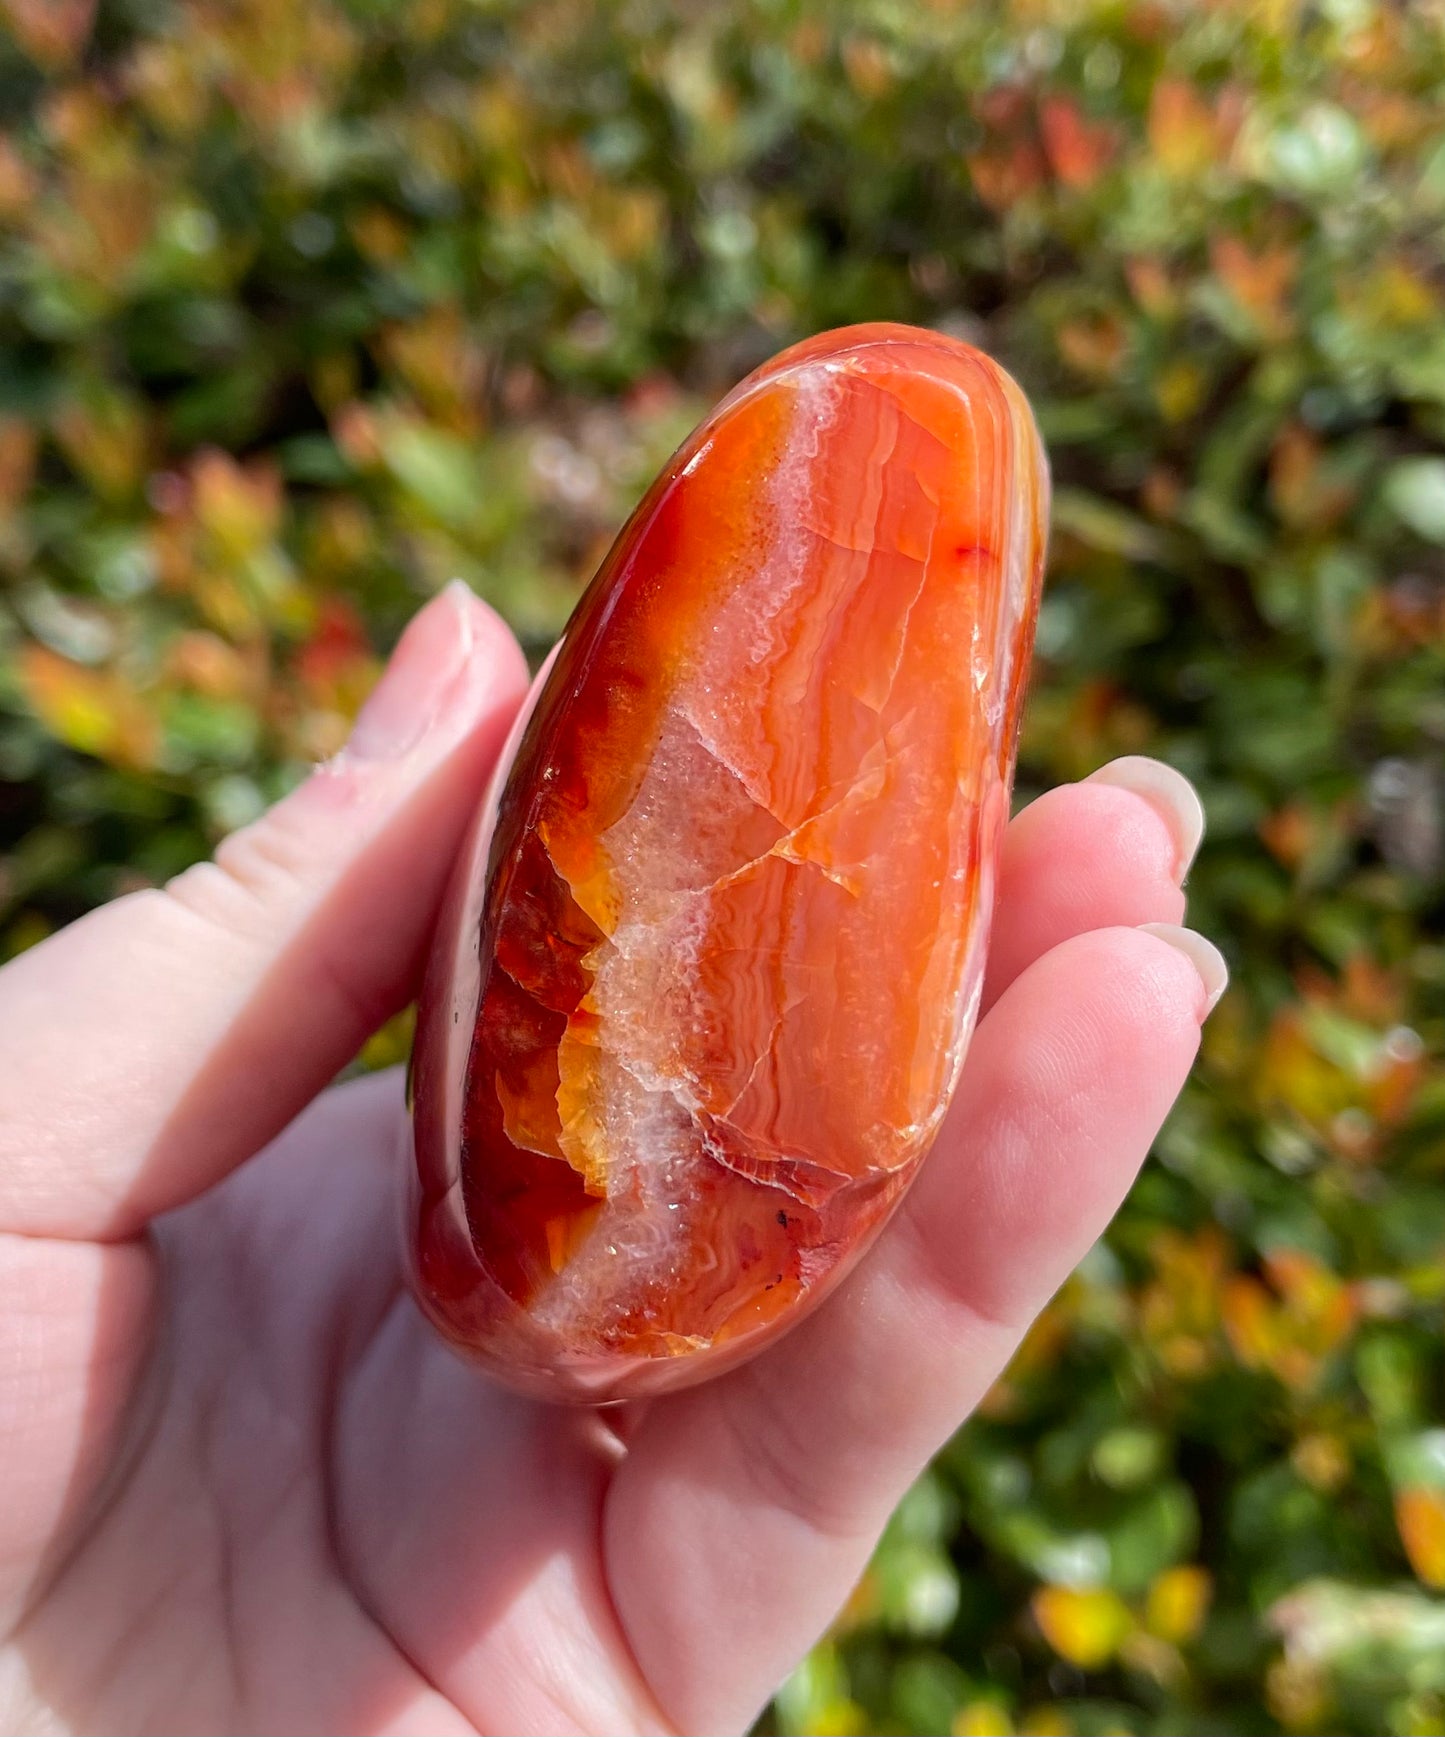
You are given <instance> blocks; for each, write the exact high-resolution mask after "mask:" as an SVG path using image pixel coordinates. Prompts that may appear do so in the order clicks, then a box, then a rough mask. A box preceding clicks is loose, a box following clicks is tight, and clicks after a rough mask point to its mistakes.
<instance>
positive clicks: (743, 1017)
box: [408, 325, 1048, 1402]
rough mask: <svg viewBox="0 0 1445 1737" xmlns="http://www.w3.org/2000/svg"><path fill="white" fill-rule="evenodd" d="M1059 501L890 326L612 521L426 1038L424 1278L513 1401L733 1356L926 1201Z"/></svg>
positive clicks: (783, 376) (563, 1394)
mask: <svg viewBox="0 0 1445 1737" xmlns="http://www.w3.org/2000/svg"><path fill="white" fill-rule="evenodd" d="M1047 499H1048V480H1047V470H1046V466H1045V463H1044V458H1043V454H1042V451H1041V448H1040V446H1039V442H1038V437H1037V434H1036V432H1035V430H1034V425H1033V420H1032V418H1031V416H1030V414H1029V410H1028V406H1027V404H1026V402H1025V400H1024V397H1023V395H1022V393H1021V392H1020V391H1019V389H1018V387H1017V386H1016V385H1015V384H1014V382H1013V381H1012V380H1011V379H1010V378H1009V377H1008V375H1006V374H1005V373H1004V372H1003V371H1002V370H1001V369H1000V368H999V367H998V366H997V365H996V364H995V363H993V362H992V361H990V360H989V359H988V358H987V357H986V356H983V355H981V354H980V353H979V352H978V351H976V350H974V349H971V348H970V347H969V346H968V345H966V344H963V343H961V342H959V341H957V340H955V339H952V338H947V337H942V336H940V335H938V334H936V333H933V332H927V331H921V330H916V329H914V328H910V327H906V326H886V325H875V326H856V327H852V328H849V329H846V330H844V331H839V332H831V333H826V334H824V335H823V336H821V337H817V338H814V339H811V340H809V341H808V342H806V343H803V344H799V345H797V346H795V347H794V348H792V349H790V350H786V351H784V352H783V353H782V354H781V355H780V356H778V357H776V358H774V360H773V361H771V362H769V363H768V364H766V365H765V366H764V367H762V368H760V369H759V370H758V371H757V372H756V373H754V374H753V375H751V376H750V377H749V378H748V379H746V380H745V381H743V383H742V384H741V385H740V386H739V387H737V388H736V390H735V391H734V392H732V393H731V394H730V395H729V396H728V397H727V398H726V399H725V400H724V401H723V402H722V403H721V404H720V405H719V406H718V408H717V409H716V410H715V411H714V412H713V413H712V415H711V416H710V417H708V418H707V420H706V421H705V422H704V423H703V424H702V426H701V427H700V428H699V429H698V430H697V431H696V432H695V433H694V434H693V436H692V437H691V439H690V440H688V441H687V442H686V444H685V445H684V446H683V447H682V448H681V450H680V451H679V452H678V453H677V454H676V455H675V457H674V458H673V459H672V461H671V462H670V463H669V464H668V465H667V467H666V469H665V470H664V471H663V473H662V475H661V476H660V477H659V478H658V480H657V481H656V483H655V484H654V485H653V487H652V488H651V489H650V490H649V492H648V494H647V496H646V498H645V499H644V500H643V502H642V504H641V505H640V506H639V507H638V509H637V511H636V512H635V513H634V514H633V516H632V518H631V519H630V520H629V521H628V524H627V526H626V527H625V528H624V530H623V531H622V533H621V535H620V536H619V537H618V539H617V542H616V543H615V545H614V546H613V548H612V551H611V553H610V554H609V555H608V557H607V559H606V561H605V562H604V563H603V566H602V568H601V570H600V571H599V572H598V574H597V577H596V578H595V579H594V580H593V582H592V584H591V586H590V587H589V588H588V590H587V592H586V594H585V595H584V597H583V598H582V600H581V602H580V603H579V605H578V607H577V610H576V612H575V614H574V615H573V618H572V620H571V622H570V623H569V625H568V628H567V631H566V633H565V634H564V636H563V639H562V641H561V644H560V646H559V648H558V650H557V652H556V653H555V654H554V657H553V659H552V660H551V661H550V663H549V666H548V668H547V669H546V670H544V672H543V674H542V676H541V677H539V680H538V683H537V685H536V687H534V691H533V698H532V702H531V704H530V707H529V714H528V716H527V717H526V720H525V728H522V727H521V726H520V724H519V730H518V732H517V734H516V736H515V738H514V745H513V748H512V749H511V750H510V752H509V754H508V755H507V756H504V764H503V766H502V767H501V768H500V769H499V773H498V777H497V780H496V781H495V784H494V788H493V792H492V794H491V796H490V798H489V800H488V802H487V804H486V805H485V806H484V809H483V811H482V813H481V814H480V815H479V816H478V821H477V824H476V827H475V828H474V833H473V837H472V839H471V842H470V844H469V846H468V848H467V850H466V851H465V853H464V855H463V859H462V862H461V863H460V864H459V866H458V870H457V873H456V875H455V877H454V880H453V885H452V889H451V892H450V894H449V897H448V901H447V907H446V910H445V912H444V914H443V917H442V921H441V924H440V928H439V933H438V936H437V941H436V945H435V948H434V952H433V956H432V960H431V964H430V968H429V971H428V975H427V981H426V985H425V988H424V991H423V995H422V1001H421V1006H420V1010H419V1018H418V1029H417V1041H416V1049H415V1054H414V1057H413V1100H414V1113H413V1129H414V1146H415V1164H414V1166H413V1167H412V1173H413V1186H412V1190H411V1196H410V1204H409V1216H408V1243H409V1248H410V1254H411V1264H412V1273H413V1281H414V1287H415V1289H416V1292H417V1295H418V1297H419V1299H420V1301H421V1303H422V1306H423V1307H424V1309H425V1310H426V1312H427V1314H428V1315H429V1316H430V1317H431V1319H432V1320H433V1321H434V1322H435V1323H436V1325H437V1326H438V1327H439V1328H440V1330H441V1331H442V1333H444V1334H445V1335H446V1336H447V1337H448V1338H449V1339H451V1340H452V1341H453V1342H454V1343H455V1344H456V1345H458V1346H459V1347H460V1348H461V1349H462V1350H463V1351H465V1352H466V1353H468V1354H469V1355H471V1356H473V1357H475V1358H476V1359H478V1360H479V1361H481V1362H482V1363H484V1364H485V1365H487V1366H488V1367H489V1368H491V1369H493V1370H494V1371H495V1372H497V1373H498V1374H500V1375H501V1376H502V1377H503V1378H505V1379H507V1380H509V1381H510V1382H512V1383H513V1384H514V1385H518V1386H521V1387H523V1388H526V1389H528V1390H530V1391H533V1392H537V1393H542V1394H547V1395H551V1396H554V1397H558V1398H574V1399H582V1400H591V1401H597V1402H600V1401H607V1400H614V1399H619V1398H625V1397H630V1396H633V1395H637V1394H643V1393H650V1392H657V1391H661V1390H663V1389H665V1388H671V1387H676V1386H680V1385H683V1384H684V1383H687V1382H690V1381H693V1380H696V1379H698V1378H700V1377H702V1376H704V1375H710V1374H713V1373H716V1372H718V1371H720V1370H722V1369H724V1368H726V1367H728V1366H730V1365H732V1364H733V1363H735V1362H737V1361H738V1360H739V1359H740V1358H742V1357H744V1356H746V1355H749V1354H751V1353H752V1352H753V1351H754V1350H756V1349H758V1348H759V1347H760V1346H762V1345H763V1344H765V1343H766V1342H767V1341H768V1340H769V1339H771V1338H773V1337H775V1336H776V1335H777V1333H778V1332H779V1331H781V1330H782V1329H783V1328H784V1327H785V1326H786V1325H787V1324H789V1323H790V1322H791V1321H794V1320H796V1319H797V1318H798V1317H799V1315H800V1314H801V1313H802V1312H803V1310H804V1309H805V1308H807V1307H811V1306H812V1305H813V1304H814V1303H815V1302H817V1301H818V1299H819V1298H820V1297H821V1296H822V1295H823V1294H824V1293H825V1292H826V1291H827V1290H828V1289H829V1288H830V1287H831V1286H832V1285H833V1284H834V1283H836V1281H837V1280H838V1279H839V1277H840V1276H841V1275H842V1273H843V1272H844V1271H845V1270H846V1269H847V1267H848V1266H849V1265H850V1264H851V1263H852V1261H853V1260H854V1259H855V1258H856V1257H857V1256H858V1254H859V1253H860V1252H861V1251H862V1249H863V1248H864V1247H865V1246H866V1245H867V1243H868V1242H869V1241H870V1240H871V1238H872V1237H873V1235H874V1234H875V1233H876V1232H877V1231H878V1229H879V1228H880V1227H881V1225H882V1224H883V1222H884V1220H885V1219H886V1218H887V1216H888V1214H889V1213H890V1212H891V1211H892V1209H893V1208H894V1207H895V1206H896V1205H897V1203H898V1201H899V1199H900V1197H901V1195H902V1193H903V1190H904V1189H905V1188H906V1187H907V1185H908V1183H909V1181H910V1180H911V1179H912V1177H913V1175H914V1173H915V1172H916V1170H917V1168H918V1165H919V1163H920V1162H921V1160H922V1158H923V1156H924V1154H925V1153H926V1151H927V1149H928V1146H929V1144H930V1142H931V1141H932V1139H933V1136H934V1134H935V1132H936V1131H937V1128H938V1125H939V1122H940V1120H941V1118H942V1116H943V1114H944V1111H945V1110H946V1108H947V1106H948V1102H949V1099H950V1096H951V1094H952V1091H953V1087H954V1085H955V1082H956V1081H957V1078H958V1073H959V1068H960V1066H961V1063H962V1060H963V1054H964V1049H965V1047H966V1045H967V1041H968V1036H969V1033H970V1031H971V1028H972V1023H973V1018H974V1014H975V1011H976V1008H977V1004H978V997H979V991H980V986H981V982H982V973H983V963H984V953H985V948H986V943H987V931H988V925H989V920H990V914H991V910H992V903H993V877H994V867H995V862H996V858H997V853H998V848H999V843H1000V839H1001V835H1002V830H1003V826H1004V822H1005V820H1006V817H1007V812H1008V797H1009V788H1010V784H1011V780H1012V772H1013V754H1014V747H1015V742H1016V737H1017V727H1018V718H1019V711H1020V702H1021V696H1022V691H1023V686H1024V681H1025V675H1026V670H1027V666H1028V658H1029V651H1030V647H1031V643H1032V636H1033V625H1034V619H1035V615H1036V613H1037V607H1038V594H1039V584H1040V577H1041V572H1042V566H1043V551H1044V536H1045V521H1046V515H1047ZM508 762H509V763H508Z"/></svg>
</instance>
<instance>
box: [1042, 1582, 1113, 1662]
mask: <svg viewBox="0 0 1445 1737" xmlns="http://www.w3.org/2000/svg"><path fill="white" fill-rule="evenodd" d="M1032 1609H1033V1613H1034V1621H1035V1622H1036V1623H1038V1625H1039V1628H1040V1630H1041V1631H1042V1633H1043V1637H1044V1639H1045V1640H1046V1641H1047V1642H1048V1643H1049V1645H1050V1646H1051V1647H1052V1648H1053V1649H1054V1651H1055V1652H1056V1653H1057V1654H1058V1655H1059V1657H1060V1658H1061V1659H1067V1660H1068V1661H1069V1663H1070V1664H1071V1665H1077V1666H1078V1667H1079V1669H1080V1670H1084V1671H1092V1670H1097V1669H1098V1668H1099V1667H1100V1666H1101V1665H1106V1664H1108V1662H1109V1660H1110V1659H1112V1658H1113V1656H1114V1654H1115V1653H1116V1652H1118V1650H1119V1647H1120V1645H1121V1644H1122V1642H1123V1641H1124V1640H1125V1639H1126V1638H1127V1636H1128V1635H1129V1633H1130V1631H1131V1630H1132V1629H1133V1627H1134V1618H1133V1617H1132V1616H1131V1615H1130V1612H1129V1607H1128V1606H1127V1605H1126V1604H1125V1603H1124V1601H1123V1599H1121V1598H1120V1597H1119V1596H1118V1594H1117V1593H1113V1592H1110V1591H1109V1589H1108V1588H1107V1587H1103V1586H1095V1587H1089V1588H1083V1589H1081V1588H1076V1587H1072V1586H1045V1587H1041V1588H1040V1590H1039V1591H1038V1592H1036V1593H1035V1594H1034V1597H1033V1604H1032Z"/></svg>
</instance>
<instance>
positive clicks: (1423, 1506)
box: [1395, 1484, 1445, 1587]
mask: <svg viewBox="0 0 1445 1737" xmlns="http://www.w3.org/2000/svg"><path fill="white" fill-rule="evenodd" d="M1395 1524H1396V1525H1397V1526H1398V1527H1399V1529H1400V1542H1401V1543H1402V1544H1403V1545H1404V1546H1405V1554H1406V1555H1407V1556H1408V1557H1409V1558H1410V1566H1411V1567H1412V1568H1413V1569H1414V1570H1415V1573H1416V1575H1417V1577H1418V1578H1419V1579H1421V1580H1423V1581H1424V1582H1425V1584H1426V1586H1434V1587H1445V1490H1427V1489H1425V1488H1423V1487H1422V1486H1420V1485H1418V1484H1416V1485H1413V1486H1411V1487H1409V1488H1407V1489H1403V1490H1401V1491H1400V1492H1399V1494H1398V1495H1397V1496H1396V1497H1395Z"/></svg>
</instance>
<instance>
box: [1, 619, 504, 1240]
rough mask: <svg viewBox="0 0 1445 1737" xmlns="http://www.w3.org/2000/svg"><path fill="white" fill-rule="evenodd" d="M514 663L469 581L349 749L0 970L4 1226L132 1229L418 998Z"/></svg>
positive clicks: (366, 716) (261, 1137)
mask: <svg viewBox="0 0 1445 1737" xmlns="http://www.w3.org/2000/svg"><path fill="white" fill-rule="evenodd" d="M526 684H527V670H526V664H525V662H524V660H523V658H522V654H521V651H520V650H519V649H518V647H517V644H516V641H515V640H514V639H513V638H512V636H511V634H510V633H509V632H508V630H507V628H506V627H505V625H504V624H503V623H502V621H501V619H500V618H499V617H498V616H497V615H495V614H494V613H493V612H492V611H491V610H490V609H488V608H487V606H486V605H485V604H484V603H482V602H480V601H479V600H478V599H477V598H475V597H473V596H472V595H471V593H470V592H469V591H467V590H466V588H465V587H464V586H462V585H460V584H456V585H453V586H450V587H448V589H447V590H446V591H444V592H443V593H442V594H441V595H440V596H439V597H437V598H435V599H434V600H433V601H432V602H431V603H430V604H428V605H427V607H426V608H425V609H423V610H422V612H421V613H420V614H419V615H418V616H417V617H416V618H415V620H414V621H413V622H412V623H411V625H410V626H409V627H408V629H407V631H406V633H405V634H404V635H403V636H402V639H401V642H400V644H399V645H398V646H397V649H396V652H395V653H394V655H393V656H392V659H391V662H390V664H389V665H388V667H387V670H386V673H385V674H384V675H383V677H382V679H381V681H380V683H379V684H378V686H377V688H376V690H375V691H374V692H373V694H372V696H371V698H370V699H369V700H368V701H367V703H366V706H365V707H364V708H363V710H362V712H361V715H360V716H359V718H358V719H357V722H356V726H355V729H354V730H353V732H352V737H351V740H350V742H349V743H348V744H347V746H346V748H345V749H344V750H343V751H342V752H341V753H340V754H339V755H338V756H337V757H336V759H335V760H333V761H330V762H329V763H327V764H326V765H324V766H320V767H318V768H317V770H316V771H314V772H313V773H312V774H311V776H310V777H309V778H308V779H307V780H306V781H305V783H304V784H302V785H301V786H300V787H299V788H298V789H296V790H295V791H293V792H292V793H291V795H289V796H287V797H286V798H285V799H284V800H283V801H282V802H280V803H278V804H277V805H276V807H274V808H273V809H271V810H270V812H269V813H267V814H265V815H263V816H262V817H261V818H260V819H259V820H257V821H256V822H255V823H254V824H253V825H251V826H248V827H246V828H245V829H244V830H243V831H241V832H238V833H236V834H235V835H234V836H233V837H232V838H229V839H227V840H226V842H225V843H224V844H223V845H222V846H221V847H220V849H219V850H218V851H217V853H216V857H215V860H214V861H213V862H208V863H202V864H200V865H198V866H197V867H196V868H193V869H189V870H187V872H186V873H185V874H183V875H181V876H180V877H179V878H178V879H176V880H175V881H172V882H171V884H170V885H169V886H167V887H165V888H164V889H158V890H153V891H146V892H141V893H136V894H133V895H131V896H130V897H128V898H125V899H120V900H117V901H116V902H115V903H114V904H111V905H107V906H105V907H104V908H103V909H101V910H98V911H94V912H92V913H91V914H90V915H89V916H87V917H85V918H82V919H81V921H79V922H78V923H75V924H73V925H72V926H71V927H70V928H68V929H65V930H62V931H61V933H60V934H58V935H56V936H54V937H53V938H52V939H50V940H48V941H46V942H44V943H43V944H42V945H40V946H38V947H35V948H32V949H31V950H30V951H29V952H27V953H24V954H22V955H21V956H20V958H19V959H17V960H15V961H14V962H13V963H12V964H10V965H8V966H6V967H5V969H4V970H3V971H0V1228H4V1229H10V1230H19V1231H25V1232H29V1233H31V1234H37V1235H52V1236H71V1237H76V1236H102V1237H116V1236H126V1235H129V1234H131V1233H133V1232H134V1231H135V1230H137V1229H138V1228H139V1227H140V1226H142V1225H143V1224H144V1223H145V1222H146V1221H147V1220H148V1219H149V1218H151V1217H152V1216H153V1215H154V1214H156V1213H157V1212H161V1211H164V1210H166V1209H167V1208H169V1207H172V1206H176V1205H178V1204H180V1203H181V1202H182V1201H184V1200H187V1199H189V1198H190V1197H192V1196H193V1195H195V1194H197V1193H199V1192H200V1191H201V1190H203V1189H205V1188H207V1187H209V1186H211V1184H213V1183H214V1182H216V1181H218V1180H219V1179H220V1178H221V1177H222V1176H224V1175H225V1174H226V1172H227V1171H229V1170H230V1169H231V1168H232V1167H233V1166H235V1165H236V1164H238V1163H240V1162H241V1161H242V1160H243V1159H244V1158H246V1157H248V1156H249V1155H250V1154H251V1153H252V1152H254V1151H256V1150H257V1149H258V1147H260V1146H262V1145H264V1144H265V1143H266V1141H268V1140H269V1139H271V1138H272V1137H273V1136H274V1135H275V1134H276V1133H278V1132H279V1131H280V1129H281V1128H283V1127H284V1126H285V1124H286V1123H287V1122H288V1121H290V1119H291V1118H292V1117H293V1116H294V1115H295V1114H296V1113H297V1111H299V1110H300V1109H301V1108H302V1107H303V1106H304V1105H305V1104H306V1102H307V1101H308V1100H309V1099H310V1098H311V1097H312V1096H314V1095H315V1093H316V1092H317V1091H319V1090H320V1089H321V1088H322V1087H323V1086H324V1085H325V1084H326V1083H327V1082H328V1081H329V1080H330V1079H331V1078H332V1077H333V1076H334V1075H335V1074H336V1072H337V1071H338V1069H339V1068H341V1067H343V1066H344V1065H345V1064H346V1062H347V1061H349V1060H350V1059H351V1057H352V1056H353V1055H354V1054H355V1053H356V1051H357V1049H358V1048H359V1046H360V1045H361V1044H362V1042H364V1040H365V1039H366V1038H367V1037H368V1036H369V1035H370V1033H371V1032H372V1031H374V1030H375V1029H376V1027H377V1026H378V1025H379V1024H381V1023H382V1021H383V1020H385V1019H386V1018H387V1017H389V1015H391V1014H392V1013H393V1012H395V1011H396V1010H397V1009H398V1008H399V1007H402V1006H404V1005H405V1003H406V1001H407V999H408V998H409V997H410V995H411V994H412V993H413V992H414V989H415V986H416V982H417V979H418V975H419V970H420V964H421V959H422V955H423V952H424V949H425V945H426V941H427V938H428V935H429V932H430V929H431V925H432V921H433V918H434V916H435V912H436V907H437V905H438V902H439V900H440V897H441V893H442V890H443V887H444V885H445V881H446V877H447V874H448V871H449V869H450V867H451V864H452V862H453V860H454V858H455V856H456V854H457V850H458V847H459V842H460V839H461V836H462V833H463V830H464V828H465V826H466V824H467V821H468V819H469V818H470V816H471V814H472V813H473V812H474V810H475V808H476V806H477V803H478V801H479V799H480V796H481V792H482V789H483V786H484V784H485V782H486V779H487V776H488V774H489V772H490V770H491V768H492V765H493V763H494V762H495V759H496V756H497V752H498V749H499V747H500V745H501V742H502V739H503V737H504V736H505V734H506V731H507V729H508V727H509V725H510V723H511V721H512V719H513V716H514V715H515V713H516V709H517V707H518V705H519V703H520V701H521V699H522V696H523V694H524V693H525V690H526Z"/></svg>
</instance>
